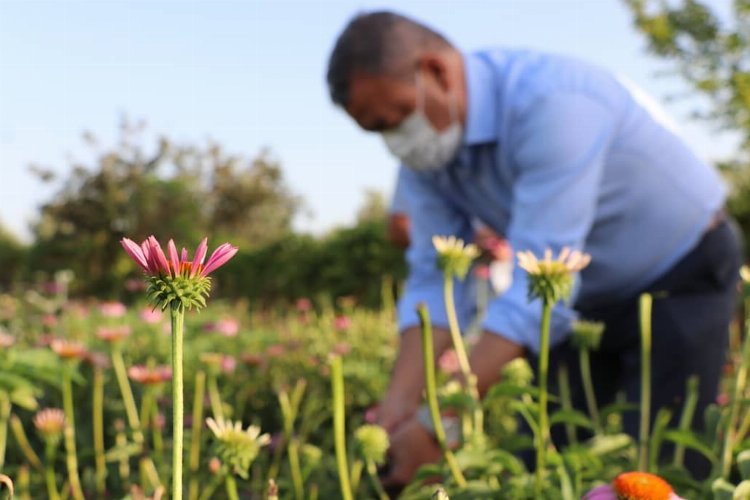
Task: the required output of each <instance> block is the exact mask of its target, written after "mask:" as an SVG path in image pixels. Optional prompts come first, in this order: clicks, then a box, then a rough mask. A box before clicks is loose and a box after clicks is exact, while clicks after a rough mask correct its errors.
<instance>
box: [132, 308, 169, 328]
mask: <svg viewBox="0 0 750 500" xmlns="http://www.w3.org/2000/svg"><path fill="white" fill-rule="evenodd" d="M138 316H139V317H140V318H141V321H143V322H144V323H149V324H151V325H153V324H156V323H158V322H159V321H161V319H162V318H163V317H164V314H163V313H162V312H161V311H160V310H159V309H153V308H151V307H144V308H143V309H141V312H140V313H139V314H138Z"/></svg>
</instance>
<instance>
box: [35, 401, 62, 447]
mask: <svg viewBox="0 0 750 500" xmlns="http://www.w3.org/2000/svg"><path fill="white" fill-rule="evenodd" d="M34 427H36V430H37V431H39V433H40V434H41V435H42V438H44V440H45V441H47V442H48V443H51V444H56V443H57V442H58V441H59V440H60V438H61V437H62V433H63V430H64V429H65V413H63V411H62V410H61V409H59V408H45V409H43V410H41V411H38V412H37V413H36V415H34Z"/></svg>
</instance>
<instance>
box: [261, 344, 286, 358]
mask: <svg viewBox="0 0 750 500" xmlns="http://www.w3.org/2000/svg"><path fill="white" fill-rule="evenodd" d="M285 353H286V347H284V346H283V345H281V344H271V345H269V346H268V347H266V354H267V355H268V356H269V357H271V358H278V357H279V356H283V355H284V354H285Z"/></svg>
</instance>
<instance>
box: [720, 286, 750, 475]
mask: <svg viewBox="0 0 750 500" xmlns="http://www.w3.org/2000/svg"><path fill="white" fill-rule="evenodd" d="M746 304H747V305H746V306H745V310H746V311H747V312H746V318H745V328H746V333H745V341H744V344H743V346H742V358H741V359H740V364H739V367H738V368H737V376H736V377H735V381H734V397H733V398H732V403H731V404H732V408H731V410H730V412H729V422H728V423H727V429H726V437H725V438H724V450H723V453H722V457H721V475H722V477H723V478H724V479H726V480H729V474H730V472H731V471H732V457H733V451H734V445H735V443H736V440H737V435H738V434H737V424H738V420H739V417H740V409H741V407H742V404H741V403H740V400H741V399H742V398H743V397H744V394H745V384H746V383H747V376H748V365H750V310H748V309H749V308H748V305H750V301H746ZM743 427H744V425H743Z"/></svg>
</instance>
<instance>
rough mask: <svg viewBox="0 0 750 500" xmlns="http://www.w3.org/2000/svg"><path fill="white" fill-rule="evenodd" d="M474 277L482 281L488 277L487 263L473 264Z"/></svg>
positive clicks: (488, 268)
mask: <svg viewBox="0 0 750 500" xmlns="http://www.w3.org/2000/svg"><path fill="white" fill-rule="evenodd" d="M474 277H475V278H476V279H478V280H482V281H487V280H488V279H490V266H488V265H487V264H478V265H476V266H474Z"/></svg>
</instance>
